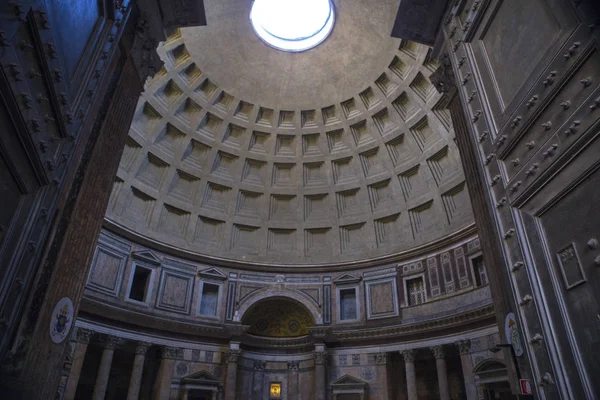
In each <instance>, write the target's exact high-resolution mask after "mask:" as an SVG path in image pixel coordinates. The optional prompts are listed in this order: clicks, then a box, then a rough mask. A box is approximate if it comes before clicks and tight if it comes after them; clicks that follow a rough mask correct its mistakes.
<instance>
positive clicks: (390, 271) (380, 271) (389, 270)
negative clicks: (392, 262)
mask: <svg viewBox="0 0 600 400" xmlns="http://www.w3.org/2000/svg"><path fill="white" fill-rule="evenodd" d="M396 272H397V269H396V267H395V266H394V267H388V268H384V269H378V270H376V271H367V272H365V273H363V277H364V278H365V279H367V278H373V277H380V276H381V275H395V274H396Z"/></svg>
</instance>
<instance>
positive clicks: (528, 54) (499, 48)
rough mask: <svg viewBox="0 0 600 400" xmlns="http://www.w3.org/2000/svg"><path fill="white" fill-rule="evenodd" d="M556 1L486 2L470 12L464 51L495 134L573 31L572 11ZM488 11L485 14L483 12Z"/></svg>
mask: <svg viewBox="0 0 600 400" xmlns="http://www.w3.org/2000/svg"><path fill="white" fill-rule="evenodd" d="M564 3H566V2H564V1H557V0H528V1H521V0H490V1H484V2H482V5H480V6H479V8H478V9H477V10H475V12H480V13H481V14H483V12H484V11H485V16H484V17H483V19H482V20H481V21H477V19H476V18H474V20H473V21H474V22H478V23H479V24H478V26H477V27H476V28H475V27H474V28H473V30H474V31H473V33H472V36H471V37H467V41H469V42H470V43H469V45H468V47H469V48H470V49H469V51H470V53H471V62H472V68H473V70H474V71H476V72H477V74H478V75H479V78H480V79H481V82H480V83H481V84H482V85H483V87H484V90H485V93H486V95H487V98H486V100H487V102H488V104H489V107H490V111H491V115H492V116H493V119H494V121H493V122H494V124H495V126H496V129H495V130H494V131H495V132H493V134H495V133H496V132H497V131H499V130H500V129H501V128H502V127H503V126H504V125H505V124H506V123H507V122H508V121H509V120H510V116H511V114H512V112H513V111H514V110H515V108H516V107H517V106H518V105H519V104H520V103H522V102H523V101H524V96H525V94H526V93H527V91H528V90H529V89H530V88H531V86H532V83H533V82H534V81H535V79H536V78H538V77H540V74H541V72H542V69H543V67H545V66H546V65H547V64H548V62H549V61H550V60H552V59H553V58H554V57H555V56H556V54H557V52H558V50H559V49H560V47H561V46H562V45H563V43H564V41H565V40H566V39H567V37H568V36H569V35H571V34H572V32H573V30H574V29H575V28H576V27H577V20H576V19H575V16H574V14H573V12H572V10H571V8H570V7H569V6H568V5H566V4H564ZM485 8H487V10H485Z"/></svg>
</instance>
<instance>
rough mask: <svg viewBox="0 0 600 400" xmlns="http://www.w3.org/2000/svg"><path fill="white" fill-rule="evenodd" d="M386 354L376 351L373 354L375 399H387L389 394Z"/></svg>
mask: <svg viewBox="0 0 600 400" xmlns="http://www.w3.org/2000/svg"><path fill="white" fill-rule="evenodd" d="M387 364H388V354H387V353H377V354H375V365H376V368H377V385H378V386H379V388H378V389H377V399H378V400H387V399H389V398H390V397H391V396H390V387H389V384H388V370H387V368H388V365H387Z"/></svg>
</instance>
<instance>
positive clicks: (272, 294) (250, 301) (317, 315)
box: [233, 288, 323, 325]
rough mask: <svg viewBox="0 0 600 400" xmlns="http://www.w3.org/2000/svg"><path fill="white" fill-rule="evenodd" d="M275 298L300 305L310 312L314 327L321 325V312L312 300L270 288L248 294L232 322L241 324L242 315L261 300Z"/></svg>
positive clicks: (297, 293) (296, 292)
mask: <svg viewBox="0 0 600 400" xmlns="http://www.w3.org/2000/svg"><path fill="white" fill-rule="evenodd" d="M277 298H285V299H287V300H290V301H293V302H295V303H298V304H300V305H301V306H302V307H304V308H306V309H307V310H308V311H309V312H310V314H311V315H312V317H313V319H314V320H315V324H316V325H319V324H322V323H323V317H322V316H321V311H320V310H319V309H318V308H317V306H316V305H315V303H314V300H313V299H312V298H311V297H310V296H309V295H307V294H305V293H302V292H300V291H298V290H273V289H271V288H265V289H260V290H258V291H256V292H255V293H252V294H250V295H249V296H248V298H247V299H246V300H245V301H244V302H243V303H242V304H240V305H239V307H238V309H237V310H236V311H235V315H234V318H233V319H234V321H236V322H241V321H242V318H243V316H244V314H245V313H246V312H247V311H248V310H249V309H250V308H252V307H253V306H254V305H256V304H257V303H259V302H261V301H263V300H268V299H271V300H273V299H277Z"/></svg>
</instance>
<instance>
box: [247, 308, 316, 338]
mask: <svg viewBox="0 0 600 400" xmlns="http://www.w3.org/2000/svg"><path fill="white" fill-rule="evenodd" d="M243 324H244V325H250V329H249V330H248V333H251V334H253V335H257V336H268V337H297V336H304V335H308V333H309V332H308V328H310V327H312V326H313V325H314V321H313V318H312V316H311V315H310V313H309V312H308V310H306V309H304V308H303V307H302V306H301V305H299V304H296V303H294V302H291V301H287V300H282V299H277V300H270V301H267V302H262V303H258V304H257V305H255V306H254V307H253V308H252V309H251V310H249V311H248V312H247V313H246V315H245V316H244V318H243Z"/></svg>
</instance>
